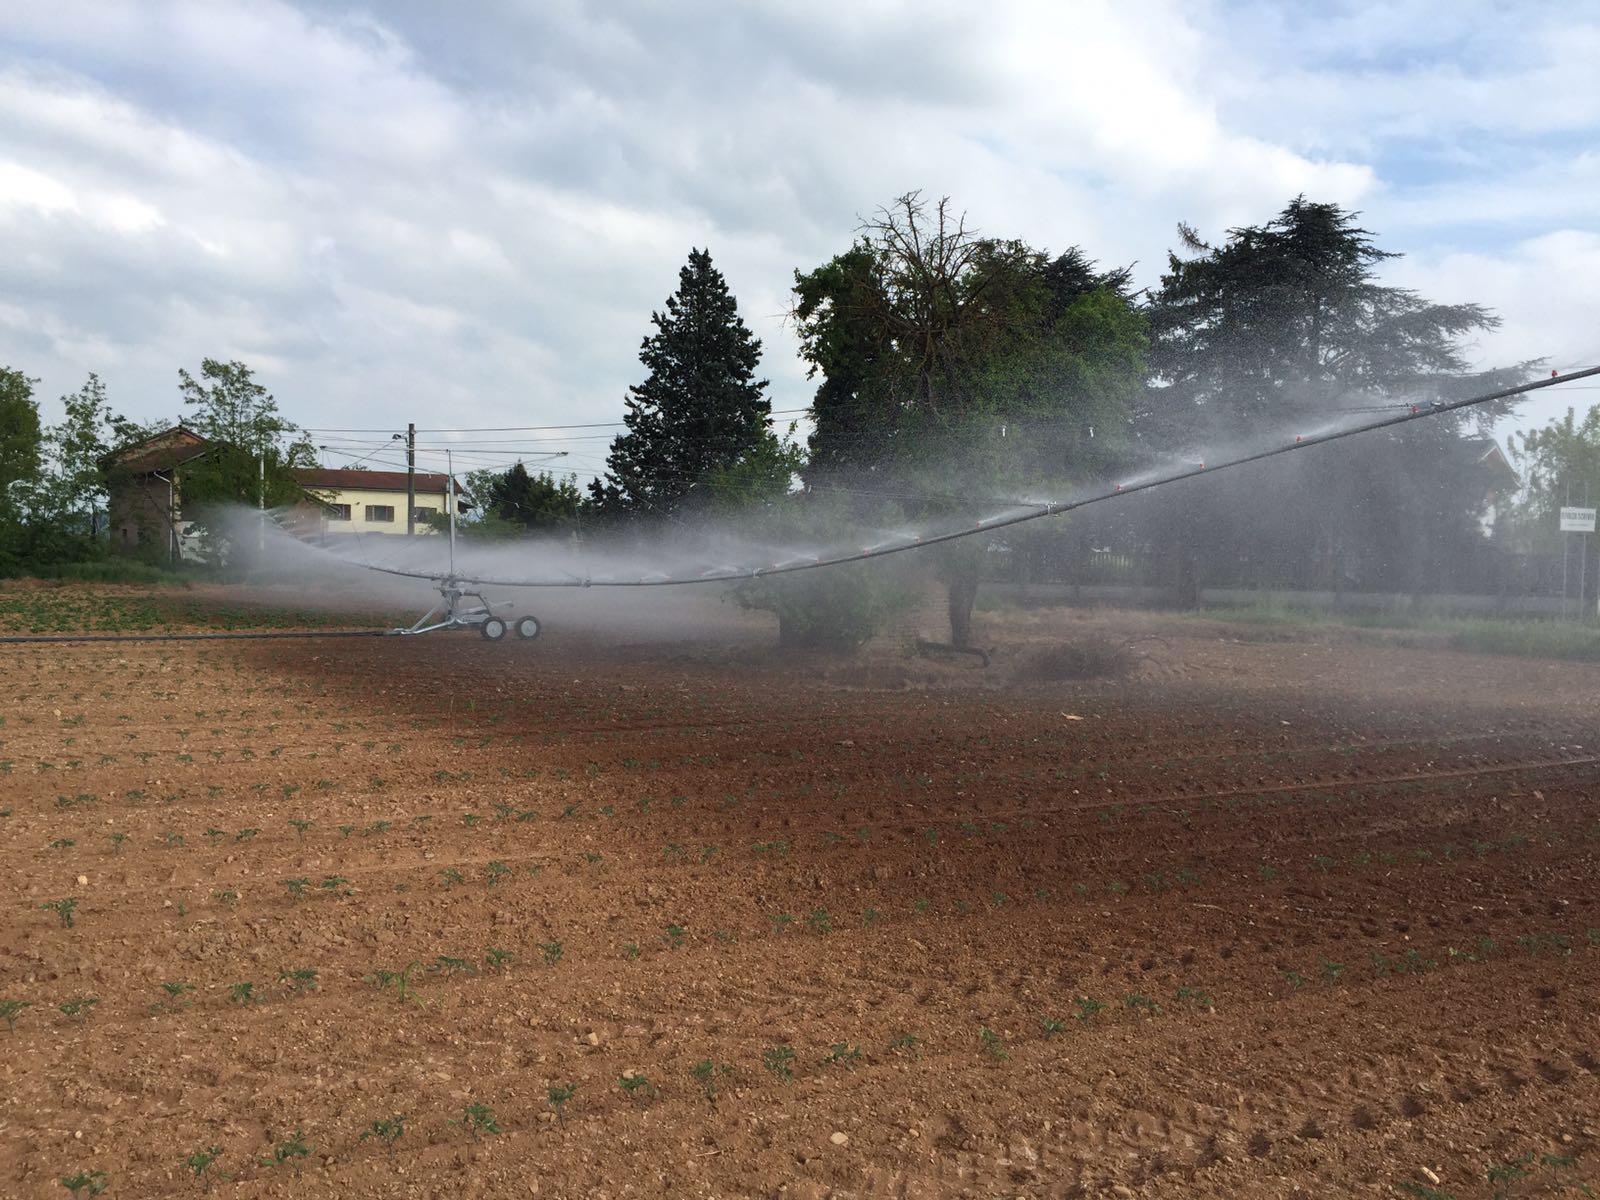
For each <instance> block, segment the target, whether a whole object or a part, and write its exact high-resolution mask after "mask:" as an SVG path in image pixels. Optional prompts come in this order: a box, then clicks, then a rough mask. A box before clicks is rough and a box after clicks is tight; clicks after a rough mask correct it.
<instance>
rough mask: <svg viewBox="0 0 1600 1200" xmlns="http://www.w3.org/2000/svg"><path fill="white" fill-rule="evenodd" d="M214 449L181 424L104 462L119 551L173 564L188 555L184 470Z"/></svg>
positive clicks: (113, 535) (113, 543)
mask: <svg viewBox="0 0 1600 1200" xmlns="http://www.w3.org/2000/svg"><path fill="white" fill-rule="evenodd" d="M210 450H211V443H210V442H209V441H207V440H206V439H205V438H203V437H201V436H200V435H199V434H198V433H196V432H195V431H194V430H192V429H185V428H184V427H183V426H182V425H176V426H173V427H172V428H171V429H165V430H162V431H161V432H160V433H157V434H152V435H151V436H150V437H147V438H145V439H144V440H143V441H140V442H135V443H133V444H132V445H130V446H123V447H121V448H120V449H117V450H113V451H112V452H111V453H110V454H108V455H106V456H105V457H104V458H102V459H101V460H100V470H101V472H102V473H103V474H104V475H105V477H106V492H107V497H108V501H107V509H108V511H109V514H110V530H111V548H112V549H113V550H115V551H117V552H119V553H122V554H148V555H154V556H158V557H164V558H166V559H167V560H168V561H173V560H176V559H178V558H182V557H184V556H185V554H186V553H188V538H189V524H188V522H186V521H184V520H183V518H182V513H181V511H180V509H181V498H182V495H183V487H182V480H183V469H184V466H185V465H186V464H188V463H191V462H193V461H195V460H196V459H199V458H203V457H204V456H205V455H206V454H208V453H210Z"/></svg>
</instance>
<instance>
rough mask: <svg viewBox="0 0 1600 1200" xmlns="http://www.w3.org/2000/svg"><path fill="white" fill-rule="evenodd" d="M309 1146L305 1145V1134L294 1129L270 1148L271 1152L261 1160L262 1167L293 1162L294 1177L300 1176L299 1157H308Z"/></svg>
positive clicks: (278, 1165)
mask: <svg viewBox="0 0 1600 1200" xmlns="http://www.w3.org/2000/svg"><path fill="white" fill-rule="evenodd" d="M310 1153H311V1147H310V1146H308V1145H306V1135H305V1134H304V1133H303V1132H302V1131H300V1130H298V1129H296V1130H295V1131H294V1133H293V1134H291V1135H290V1136H289V1137H286V1138H284V1139H283V1141H281V1142H279V1143H278V1144H277V1145H276V1146H274V1147H273V1148H272V1153H271V1154H269V1155H267V1157H266V1158H263V1159H262V1160H261V1165H262V1166H263V1167H281V1166H282V1165H283V1164H284V1163H286V1162H292V1163H294V1177H295V1178H296V1179H299V1178H300V1168H301V1162H300V1160H301V1159H304V1158H306V1157H308V1156H309V1155H310Z"/></svg>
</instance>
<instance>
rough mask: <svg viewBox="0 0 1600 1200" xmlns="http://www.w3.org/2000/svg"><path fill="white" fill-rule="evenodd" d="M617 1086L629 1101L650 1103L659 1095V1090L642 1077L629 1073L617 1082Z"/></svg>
mask: <svg viewBox="0 0 1600 1200" xmlns="http://www.w3.org/2000/svg"><path fill="white" fill-rule="evenodd" d="M617 1086H618V1087H620V1088H621V1089H622V1090H623V1091H624V1092H626V1093H627V1095H628V1098H629V1099H630V1100H640V1101H650V1100H654V1099H655V1098H656V1097H657V1096H659V1095H661V1089H660V1088H658V1087H657V1086H656V1085H655V1084H653V1083H651V1082H650V1081H649V1080H648V1079H646V1078H645V1077H644V1076H643V1075H639V1074H635V1073H634V1072H632V1071H630V1072H628V1073H626V1074H625V1075H623V1077H622V1078H621V1079H620V1080H618V1081H617Z"/></svg>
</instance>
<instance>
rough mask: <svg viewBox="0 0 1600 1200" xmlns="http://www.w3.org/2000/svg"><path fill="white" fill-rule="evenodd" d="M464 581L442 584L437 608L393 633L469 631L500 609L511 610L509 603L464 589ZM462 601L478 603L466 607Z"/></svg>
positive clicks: (447, 580)
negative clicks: (443, 630)
mask: <svg viewBox="0 0 1600 1200" xmlns="http://www.w3.org/2000/svg"><path fill="white" fill-rule="evenodd" d="M464 582H465V581H464V580H460V579H453V578H451V579H445V580H443V581H442V582H441V583H440V584H439V596H440V600H439V603H437V604H435V605H434V606H433V607H432V608H430V609H429V610H428V611H427V612H425V613H423V614H422V616H420V617H418V618H417V621H416V623H415V624H414V625H411V626H410V627H408V628H404V629H391V630H390V631H389V632H390V633H398V634H413V633H436V632H438V631H439V630H441V629H470V628H475V627H476V626H479V625H482V624H483V623H484V622H485V621H487V620H488V619H489V618H490V617H492V616H493V615H494V610H495V609H497V608H511V607H512V606H513V604H512V601H510V600H501V601H498V602H491V601H490V600H489V599H488V597H486V596H485V595H484V594H483V593H482V592H479V591H473V590H469V589H468V588H465V587H463V586H462V584H463V583H464ZM462 600H476V601H477V603H476V604H473V605H468V606H465V607H463V605H462V603H461V601H462Z"/></svg>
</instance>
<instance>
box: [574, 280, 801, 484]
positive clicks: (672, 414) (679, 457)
mask: <svg viewBox="0 0 1600 1200" xmlns="http://www.w3.org/2000/svg"><path fill="white" fill-rule="evenodd" d="M650 321H651V324H653V325H654V326H655V327H656V332H655V333H653V334H651V335H650V336H649V337H647V338H645V339H644V343H643V345H642V346H641V347H640V350H639V361H640V362H642V363H643V364H644V365H645V367H646V369H647V370H648V372H649V374H648V375H647V377H646V378H645V380H644V382H643V383H640V384H638V385H636V386H634V387H632V388H630V389H629V391H628V400H627V413H626V415H625V416H624V418H623V421H624V423H625V424H626V425H627V432H626V433H623V434H619V435H618V436H617V437H616V438H615V439H613V441H612V443H611V452H610V455H609V456H608V458H607V460H606V467H607V470H606V474H605V477H604V479H603V480H595V481H594V482H593V483H591V484H590V485H589V486H590V492H591V495H592V497H593V499H594V500H595V502H596V503H597V504H598V505H600V507H601V508H602V510H606V511H610V512H613V513H637V512H648V511H655V512H661V513H667V512H672V511H674V510H675V509H678V508H680V507H682V506H684V505H685V504H686V503H688V501H689V493H690V491H691V489H693V488H694V487H696V486H697V485H699V484H701V483H704V482H706V481H707V480H709V479H711V478H712V477H713V476H714V474H716V473H718V472H724V471H727V470H730V469H732V468H735V467H737V466H739V465H740V464H741V463H742V462H743V461H745V460H746V459H748V458H749V457H750V456H751V455H753V454H755V453H756V452H757V451H759V450H761V449H762V448H764V447H766V446H767V444H768V443H769V442H771V441H772V439H773V436H774V435H773V434H772V431H771V430H770V428H769V427H768V426H769V422H770V419H771V411H772V405H771V402H770V401H768V399H767V398H766V396H765V395H764V391H765V388H766V386H767V384H766V380H758V379H756V378H755V370H756V363H757V362H758V361H759V359H760V357H761V343H760V342H759V341H758V340H757V339H756V337H755V336H754V335H753V334H752V333H751V332H750V330H749V329H748V328H747V327H746V326H745V323H744V321H743V320H742V319H741V318H740V316H739V311H738V305H737V304H736V302H735V300H734V297H733V295H732V294H731V293H730V292H729V291H728V284H727V281H726V280H725V279H724V278H723V276H722V273H721V272H720V271H718V270H717V269H716V268H715V267H714V266H712V265H711V254H710V252H709V251H706V250H691V251H690V253H689V261H688V263H687V264H685V265H684V267H683V269H682V270H681V271H679V272H678V290H677V291H676V292H675V293H674V294H673V295H671V296H670V297H668V298H667V306H666V312H665V313H660V312H656V313H652V314H651V315H650Z"/></svg>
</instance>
